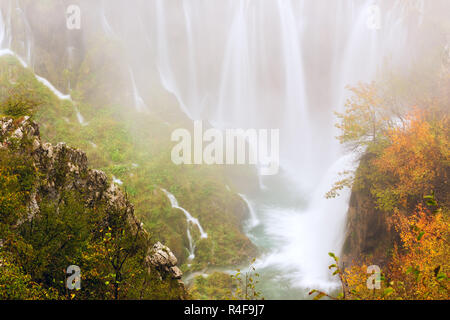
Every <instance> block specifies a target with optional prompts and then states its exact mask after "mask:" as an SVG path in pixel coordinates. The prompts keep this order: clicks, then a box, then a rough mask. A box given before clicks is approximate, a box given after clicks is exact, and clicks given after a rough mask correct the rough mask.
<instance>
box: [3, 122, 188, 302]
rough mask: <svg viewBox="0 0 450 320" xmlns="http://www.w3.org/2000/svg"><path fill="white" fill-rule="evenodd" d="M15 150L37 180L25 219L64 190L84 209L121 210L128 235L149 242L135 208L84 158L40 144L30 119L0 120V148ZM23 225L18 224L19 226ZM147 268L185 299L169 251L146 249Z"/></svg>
mask: <svg viewBox="0 0 450 320" xmlns="http://www.w3.org/2000/svg"><path fill="white" fill-rule="evenodd" d="M12 145H15V146H18V152H21V153H31V156H32V159H33V165H34V166H35V168H36V169H37V170H38V171H39V173H40V176H39V179H38V182H37V185H36V187H35V189H34V191H33V192H32V194H31V196H30V200H29V204H28V216H27V217H25V218H24V219H33V217H35V216H36V215H38V214H39V212H40V208H39V199H41V198H42V197H43V196H46V197H50V198H51V199H53V200H55V201H57V200H58V199H59V197H60V196H61V192H62V191H63V190H66V191H70V190H76V191H78V192H79V194H81V195H82V196H83V199H80V200H81V201H82V202H83V203H84V205H85V206H86V207H89V208H92V207H94V206H96V205H98V204H100V203H102V204H105V205H106V211H107V212H108V210H120V211H121V212H125V213H126V217H127V221H128V224H129V225H130V229H131V232H133V234H134V235H135V234H136V233H140V235H142V236H144V237H146V238H148V235H147V233H146V231H145V230H144V229H143V225H142V223H141V222H140V221H139V220H138V219H137V218H136V217H135V215H134V207H133V205H132V204H131V203H130V202H129V201H128V199H127V197H126V194H124V193H123V192H122V191H121V190H120V189H119V188H118V187H117V186H116V185H115V184H114V183H111V182H109V181H108V178H107V176H106V174H105V173H104V172H102V171H99V170H93V169H90V168H88V164H87V163H88V161H87V157H86V154H85V153H84V152H83V151H81V150H78V149H74V148H71V147H69V146H67V145H66V144H65V143H59V144H57V145H52V144H50V143H43V142H42V141H41V138H40V134H39V126H38V125H37V124H36V123H34V122H33V121H31V120H30V119H29V117H24V118H21V119H19V120H17V119H16V120H13V119H9V118H1V119H0V148H9V147H11V146H12ZM21 223H23V221H18V224H21ZM146 264H147V265H146V266H143V268H147V269H148V271H149V272H153V271H155V272H158V273H159V274H160V276H161V278H166V277H170V278H172V279H176V280H178V281H179V284H180V288H181V289H182V290H181V292H183V294H182V295H181V297H184V296H185V289H184V284H183V283H182V282H181V280H180V279H181V277H182V272H181V270H180V269H179V268H178V267H177V258H176V257H175V255H174V254H173V253H172V252H171V250H170V249H169V248H168V247H166V246H163V245H162V244H161V243H159V242H158V243H157V244H155V245H154V246H153V247H149V248H148V256H147V258H146Z"/></svg>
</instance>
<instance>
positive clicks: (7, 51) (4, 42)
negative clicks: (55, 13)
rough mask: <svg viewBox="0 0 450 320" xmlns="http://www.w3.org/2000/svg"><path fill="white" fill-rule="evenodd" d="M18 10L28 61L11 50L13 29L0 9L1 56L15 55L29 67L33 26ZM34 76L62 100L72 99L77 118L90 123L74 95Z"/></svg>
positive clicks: (83, 122)
mask: <svg viewBox="0 0 450 320" xmlns="http://www.w3.org/2000/svg"><path fill="white" fill-rule="evenodd" d="M17 11H19V12H20V16H21V18H22V19H23V21H24V24H25V25H26V31H27V32H26V34H25V37H26V39H27V40H26V43H27V45H26V52H27V60H28V62H26V61H25V60H24V59H23V58H22V57H20V56H19V55H18V54H17V53H15V52H14V51H12V50H11V47H10V46H11V42H12V36H11V35H8V36H9V39H6V36H7V31H8V30H7V29H11V28H10V27H9V28H6V25H5V23H4V20H3V19H4V18H3V14H2V12H1V10H0V57H1V56H5V55H9V56H13V57H15V58H16V59H17V60H18V61H19V62H20V64H21V65H22V66H23V67H24V68H29V63H30V61H31V57H32V51H31V50H32V49H31V47H32V46H31V40H30V39H31V35H30V33H31V27H30V25H29V24H28V21H27V20H26V17H25V14H24V12H23V10H22V9H21V8H20V7H17ZM9 19H10V17H9ZM34 77H35V78H36V80H37V81H39V82H40V83H41V84H43V85H44V86H45V87H47V88H48V89H49V90H50V91H51V92H52V93H53V94H54V95H55V96H57V97H58V99H60V100H67V101H70V102H71V103H72V105H73V108H74V110H75V113H76V116H77V120H78V122H79V123H80V124H81V125H83V126H86V125H88V123H87V122H86V121H85V120H84V117H83V116H82V114H81V113H80V111H79V110H78V108H77V106H76V105H75V103H74V102H73V101H72V97H71V96H70V94H64V93H62V92H61V91H59V90H58V89H56V87H55V86H54V85H53V84H52V83H51V82H50V81H48V80H47V79H46V78H44V77H41V76H39V75H37V74H34Z"/></svg>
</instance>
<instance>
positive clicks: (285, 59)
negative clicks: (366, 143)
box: [0, 0, 450, 298]
mask: <svg viewBox="0 0 450 320" xmlns="http://www.w3.org/2000/svg"><path fill="white" fill-rule="evenodd" d="M434 1H435V0H431V1H423V0H411V1H402V0H378V1H376V0H375V1H374V0H336V1H330V0H239V1H238V0H148V1H147V0H129V1H121V0H108V1H86V0H85V1H81V0H80V1H73V2H74V3H76V4H77V5H79V6H80V8H81V13H82V20H81V22H82V24H81V29H80V31H79V32H78V33H73V32H70V31H68V30H65V27H64V25H65V20H64V19H59V20H58V19H56V18H55V20H54V21H52V22H50V23H54V24H61V34H55V35H54V36H55V39H56V40H55V43H58V47H62V48H64V49H62V50H60V51H61V54H60V55H59V56H60V59H61V61H60V62H59V63H60V65H61V66H63V67H64V68H65V69H69V70H70V69H71V68H72V67H73V66H74V65H76V64H77V63H79V61H80V56H82V55H83V52H85V51H86V50H87V49H86V47H88V46H89V45H90V44H89V42H88V41H87V40H86V39H87V38H88V37H90V36H91V35H92V34H101V35H102V36H103V37H106V38H108V39H110V40H111V41H113V42H114V43H116V44H118V47H120V50H119V51H120V55H118V57H120V58H117V59H116V61H115V63H117V65H111V67H115V68H117V73H118V74H120V75H121V77H122V79H125V80H123V83H126V86H125V87H124V88H123V93H124V94H125V96H126V97H127V98H128V99H129V101H130V103H129V108H130V112H137V113H152V112H156V111H155V110H156V109H155V108H156V107H155V106H156V105H158V99H159V98H158V96H157V95H156V94H155V92H156V91H158V92H165V94H166V95H167V96H169V97H171V99H172V101H174V104H175V105H176V108H177V109H178V110H181V112H182V113H184V114H185V115H186V117H188V118H189V119H191V120H203V123H204V124H205V125H206V124H207V125H209V126H212V127H215V128H218V129H227V128H243V129H253V128H254V129H279V130H280V172H279V174H278V175H276V176H259V178H258V180H259V186H258V188H257V190H252V191H248V192H245V191H243V192H241V193H242V195H241V196H242V198H243V199H244V201H245V203H246V205H247V206H248V208H249V211H250V213H251V215H250V216H251V217H250V218H251V219H250V220H251V221H248V222H247V223H245V225H244V226H243V228H245V230H246V234H247V235H248V237H249V238H250V239H251V240H252V241H253V242H254V243H255V244H256V246H257V247H258V248H260V249H261V252H262V254H261V255H260V257H259V258H257V260H256V267H257V269H258V270H259V271H260V273H261V275H262V278H261V282H262V284H261V285H262V287H263V289H264V292H265V295H266V296H267V297H269V298H299V297H300V298H301V297H304V296H305V292H306V291H305V290H307V289H309V288H324V289H326V290H330V289H332V288H334V287H336V285H337V284H336V282H335V280H333V279H332V277H331V275H330V272H329V270H328V265H329V264H330V257H329V256H328V255H327V253H328V252H335V253H337V254H339V253H340V251H341V249H342V245H343V241H344V236H345V225H346V213H347V210H348V202H349V198H350V190H347V191H344V192H342V194H341V196H340V197H337V198H335V199H326V198H325V194H326V193H327V191H329V190H330V188H331V187H332V185H333V183H334V182H335V181H336V180H337V179H338V178H339V175H338V173H339V172H342V171H344V170H346V169H351V168H355V167H356V166H357V165H358V163H357V162H356V161H355V156H354V154H352V153H351V152H350V153H349V152H347V151H348V150H344V149H343V147H342V146H341V145H340V144H339V141H338V140H337V139H336V138H335V137H336V136H337V135H338V131H337V129H336V128H335V123H336V121H337V120H336V116H335V112H339V111H343V108H344V104H345V101H346V99H347V98H348V96H349V91H348V90H347V89H346V86H348V85H356V84H357V83H358V82H371V81H373V80H377V78H378V77H379V74H380V72H383V71H386V70H390V71H392V70H395V71H396V72H399V73H402V72H408V70H409V69H410V68H411V67H412V66H414V65H415V64H416V63H417V62H418V61H421V60H422V59H423V54H424V51H425V50H426V47H427V43H432V42H433V41H438V40H437V39H440V37H441V35H439V34H434V33H433V32H432V30H430V29H429V27H424V26H425V22H424V19H425V17H426V16H427V15H429V14H430V13H431V14H436V15H439V14H440V12H442V11H445V8H447V11H448V9H450V8H449V2H448V1H447V2H446V1H437V0H436V2H434ZM0 2H1V7H0V9H1V10H2V11H1V14H0V46H1V48H0V52H1V53H2V54H3V55H5V54H15V55H17V56H18V57H20V59H21V60H22V61H23V62H24V64H25V65H27V66H29V67H30V68H31V69H33V70H34V71H35V72H36V74H37V75H39V76H40V77H42V78H41V81H47V86H48V87H50V86H54V90H56V91H57V92H58V93H59V94H61V96H62V97H67V95H69V94H70V93H71V92H70V90H71V85H72V84H71V83H61V82H59V83H55V82H54V79H49V78H47V76H48V74H46V70H44V69H42V68H40V65H39V64H37V63H36V61H38V60H39V58H40V56H39V55H40V54H41V51H39V50H36V48H37V47H38V46H42V42H44V41H46V39H40V38H39V37H37V36H36V35H35V32H34V29H33V28H34V26H35V24H36V21H38V18H37V17H35V16H33V4H32V3H30V2H29V1H28V2H27V1H14V0H0ZM55 4H56V5H57V6H59V7H60V8H61V10H62V11H65V8H66V7H67V5H68V4H70V3H68V2H65V1H55ZM377 10H379V11H377ZM63 18H64V17H63ZM12 19H16V21H17V20H19V21H21V23H19V25H20V28H17V27H16V28H13V27H12V25H11V20H12ZM64 68H61V69H64ZM61 72H62V71H61ZM155 88H157V89H155ZM68 99H69V98H68ZM75 108H76V106H75ZM77 112H78V110H77ZM157 112H158V114H159V115H161V117H162V118H163V119H164V115H165V111H164V110H158V111H157ZM78 116H79V121H80V123H85V125H89V119H85V118H83V115H81V113H80V112H78ZM167 121H168V122H170V119H167ZM136 130H139V128H136ZM164 192H166V194H167V195H169V196H170V197H171V198H170V199H171V201H172V205H173V206H174V208H180V207H179V206H178V202H176V199H175V197H174V196H173V195H172V194H170V193H168V192H167V191H164ZM174 199H175V200H174ZM181 210H184V211H183V212H185V214H186V218H187V220H188V224H189V221H191V222H192V221H194V222H195V225H196V226H197V227H192V226H191V228H189V227H188V229H187V232H188V235H189V243H190V245H189V246H190V248H189V252H190V255H189V257H190V259H193V258H194V257H195V243H194V242H193V240H192V238H191V234H190V230H194V229H196V228H198V229H200V232H201V233H202V237H205V238H206V233H207V232H208V230H205V231H203V229H202V226H201V224H200V223H203V222H202V221H198V220H197V219H195V218H193V217H192V216H191V215H190V214H192V212H191V213H189V212H187V211H186V210H185V209H183V208H181ZM180 214H181V213H180Z"/></svg>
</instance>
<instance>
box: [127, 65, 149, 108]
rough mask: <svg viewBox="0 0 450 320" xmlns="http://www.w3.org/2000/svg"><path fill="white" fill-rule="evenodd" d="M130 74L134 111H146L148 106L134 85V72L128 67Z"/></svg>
mask: <svg viewBox="0 0 450 320" xmlns="http://www.w3.org/2000/svg"><path fill="white" fill-rule="evenodd" d="M130 76H131V85H132V88H133V98H134V107H135V108H136V111H138V112H144V111H148V107H147V105H146V104H145V102H144V99H142V97H141V95H140V94H139V91H138V89H137V87H136V81H135V80H134V73H133V70H131V68H130Z"/></svg>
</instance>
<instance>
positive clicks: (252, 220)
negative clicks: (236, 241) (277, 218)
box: [239, 193, 260, 228]
mask: <svg viewBox="0 0 450 320" xmlns="http://www.w3.org/2000/svg"><path fill="white" fill-rule="evenodd" d="M239 196H240V197H241V198H242V200H244V202H245V204H246V205H247V208H248V211H249V213H250V220H249V228H254V227H256V226H257V225H259V223H260V222H259V219H258V215H257V213H256V210H255V209H254V207H253V203H251V202H250V200H248V198H247V197H246V196H245V195H243V194H241V193H239Z"/></svg>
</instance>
